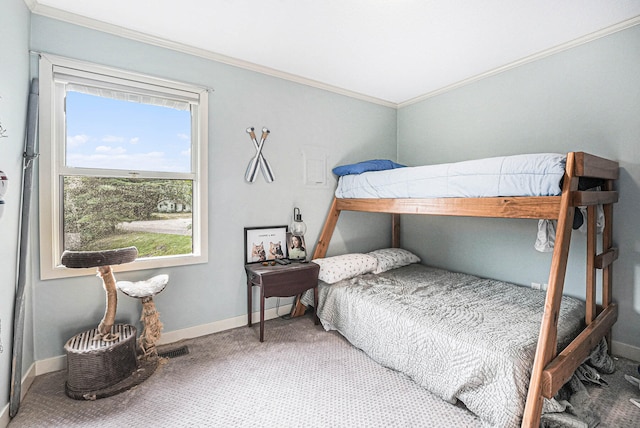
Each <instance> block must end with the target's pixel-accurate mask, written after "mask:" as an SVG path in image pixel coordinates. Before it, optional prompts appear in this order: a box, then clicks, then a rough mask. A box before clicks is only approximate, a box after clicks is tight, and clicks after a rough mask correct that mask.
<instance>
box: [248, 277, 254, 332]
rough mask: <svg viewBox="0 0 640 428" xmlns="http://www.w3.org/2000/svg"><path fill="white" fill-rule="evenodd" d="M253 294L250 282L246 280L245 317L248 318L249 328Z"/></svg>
mask: <svg viewBox="0 0 640 428" xmlns="http://www.w3.org/2000/svg"><path fill="white" fill-rule="evenodd" d="M252 292H253V285H252V284H251V280H249V279H247V317H248V318H249V323H248V324H249V327H251V293H252Z"/></svg>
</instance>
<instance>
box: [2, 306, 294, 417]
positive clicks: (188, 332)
mask: <svg viewBox="0 0 640 428" xmlns="http://www.w3.org/2000/svg"><path fill="white" fill-rule="evenodd" d="M292 306H293V305H292V304H286V305H282V306H280V307H279V308H272V309H267V310H265V311H264V319H265V320H270V319H273V318H278V317H279V316H281V315H285V314H288V313H289V312H291V307H292ZM251 322H252V323H258V322H260V312H254V313H253V314H251ZM245 325H247V316H246V315H242V316H239V317H234V318H228V319H226V320H220V321H215V322H212V323H209V324H202V325H196V326H194V327H189V328H184V329H182V330H174V331H169V332H166V333H165V332H163V333H162V335H161V336H160V340H158V345H166V344H169V343H174V342H179V341H181V340H184V339H192V338H194V337H200V336H206V335H208V334H211V333H217V332H219V331H224V330H231V329H232V328H237V327H242V326H245ZM32 367H33V366H32ZM66 367H67V356H66V355H59V356H57V357H52V358H47V359H46V360H39V361H36V362H35V369H34V374H33V375H32V378H31V382H33V377H35V376H39V375H41V374H45V373H51V372H55V371H58V370H63V369H65V368H66ZM31 382H29V385H31ZM22 390H23V392H24V391H26V388H24V386H23V389H22ZM1 426H2V425H0V427H1Z"/></svg>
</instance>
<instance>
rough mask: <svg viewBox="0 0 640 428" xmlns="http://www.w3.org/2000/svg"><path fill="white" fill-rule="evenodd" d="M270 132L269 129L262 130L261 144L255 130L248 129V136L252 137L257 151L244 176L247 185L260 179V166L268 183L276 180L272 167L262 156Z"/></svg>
mask: <svg viewBox="0 0 640 428" xmlns="http://www.w3.org/2000/svg"><path fill="white" fill-rule="evenodd" d="M270 132H271V131H269V130H268V129H267V128H262V136H261V137H260V143H258V140H257V139H256V133H255V132H254V128H253V127H251V128H247V134H249V136H250V137H251V141H253V146H254V147H255V149H256V155H255V156H254V157H253V158H252V159H251V160H250V161H249V165H248V166H247V172H246V173H245V175H244V179H245V180H246V181H247V183H253V182H255V181H256V178H257V177H258V165H259V166H260V170H261V171H262V175H263V176H264V179H265V181H266V182H267V183H271V182H272V181H273V180H274V177H273V171H271V166H270V165H269V162H267V160H266V159H265V158H264V156H263V155H262V147H264V142H265V141H266V140H267V137H268V136H269V133H270Z"/></svg>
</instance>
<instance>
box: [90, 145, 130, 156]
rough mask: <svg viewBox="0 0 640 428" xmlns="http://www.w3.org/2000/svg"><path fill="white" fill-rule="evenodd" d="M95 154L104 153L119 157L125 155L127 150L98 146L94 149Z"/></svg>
mask: <svg viewBox="0 0 640 428" xmlns="http://www.w3.org/2000/svg"><path fill="white" fill-rule="evenodd" d="M96 152H98V153H106V154H109V155H121V154H123V153H126V152H127V150H126V149H125V148H123V147H111V146H98V147H96Z"/></svg>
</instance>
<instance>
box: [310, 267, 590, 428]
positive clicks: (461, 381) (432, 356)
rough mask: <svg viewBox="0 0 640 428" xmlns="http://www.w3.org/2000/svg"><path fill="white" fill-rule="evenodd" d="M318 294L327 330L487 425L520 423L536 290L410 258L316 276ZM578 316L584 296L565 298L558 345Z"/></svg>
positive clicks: (538, 300) (537, 307) (539, 309)
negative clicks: (348, 273)
mask: <svg viewBox="0 0 640 428" xmlns="http://www.w3.org/2000/svg"><path fill="white" fill-rule="evenodd" d="M319 293H320V296H319V297H320V298H319V304H318V316H319V317H320V320H321V322H322V325H323V326H324V328H325V329H327V330H337V331H339V332H340V333H341V334H342V335H343V336H344V337H345V338H347V340H349V342H351V343H352V344H353V345H355V346H356V347H358V348H360V349H362V350H363V351H365V352H366V353H367V354H368V355H369V356H370V357H371V358H373V359H374V360H376V361H378V362H379V363H381V364H383V365H385V366H387V367H390V368H392V369H395V370H398V371H401V372H402V373H405V374H406V375H408V376H409V377H411V378H412V379H413V380H414V381H416V382H417V383H418V384H420V385H422V386H424V387H425V388H427V389H428V390H430V391H432V392H433V393H435V394H437V395H438V396H440V397H441V398H443V399H445V400H447V401H450V402H455V401H456V400H457V399H458V400H460V401H462V402H463V403H464V404H465V405H466V406H467V408H468V409H469V410H471V411H472V412H474V413H475V414H476V415H478V416H479V417H480V418H481V419H482V420H483V422H484V424H485V425H489V426H495V427H517V426H520V421H521V418H522V415H523V412H524V404H525V401H526V393H527V389H528V386H529V379H530V375H531V367H532V364H533V359H534V356H535V349H536V345H537V338H538V334H539V329H540V320H541V319H542V313H543V310H544V299H545V293H544V292H541V291H538V290H532V289H529V288H525V287H521V286H517V285H514V284H509V283H505V282H501V281H496V280H490V279H483V278H479V277H475V276H472V275H466V274H460V273H453V272H448V271H445V270H441V269H435V268H430V267H427V266H424V265H420V264H413V265H409V266H405V267H402V268H399V269H393V270H390V271H387V272H385V273H381V274H377V275H374V274H366V275H361V276H357V277H355V278H352V279H347V280H343V281H340V282H337V283H335V284H332V285H327V284H326V283H324V282H320V287H319ZM305 297H307V296H305ZM303 302H304V298H303ZM307 303H308V302H307ZM583 317H584V304H583V303H582V302H581V301H579V300H577V299H574V298H571V297H566V296H565V297H563V302H562V308H561V311H560V320H559V322H558V343H559V348H564V346H566V345H567V344H568V343H569V342H570V340H571V339H572V338H573V337H575V336H576V335H577V333H578V332H579V331H580V328H581V327H582V325H583V321H582V320H583Z"/></svg>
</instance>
